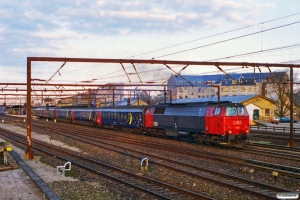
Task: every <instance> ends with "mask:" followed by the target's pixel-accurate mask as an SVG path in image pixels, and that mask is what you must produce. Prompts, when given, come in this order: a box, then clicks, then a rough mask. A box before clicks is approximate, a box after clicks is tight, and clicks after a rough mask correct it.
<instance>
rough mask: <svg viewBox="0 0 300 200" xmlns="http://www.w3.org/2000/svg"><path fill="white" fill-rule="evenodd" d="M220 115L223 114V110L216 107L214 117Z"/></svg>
mask: <svg viewBox="0 0 300 200" xmlns="http://www.w3.org/2000/svg"><path fill="white" fill-rule="evenodd" d="M220 113H221V108H220V107H216V108H215V112H214V115H220Z"/></svg>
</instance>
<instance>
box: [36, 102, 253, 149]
mask: <svg viewBox="0 0 300 200" xmlns="http://www.w3.org/2000/svg"><path fill="white" fill-rule="evenodd" d="M33 115H37V116H39V117H44V118H55V119H56V120H58V121H65V122H71V123H76V124H84V125H95V126H97V127H109V128H114V127H118V129H120V128H121V129H124V130H128V131H131V132H139V133H143V134H147V135H152V136H158V137H174V138H183V139H188V140H194V141H196V142H199V143H204V144H213V145H222V146H240V145H244V144H245V141H246V140H247V139H249V138H250V126H249V115H248V112H247V110H246V108H245V106H244V105H242V104H240V103H231V102H229V101H222V102H201V103H183V104H158V105H153V106H115V107H99V108H96V109H93V108H58V107H51V108H49V109H48V110H47V109H46V107H39V108H34V109H33Z"/></svg>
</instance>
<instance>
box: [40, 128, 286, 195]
mask: <svg viewBox="0 0 300 200" xmlns="http://www.w3.org/2000/svg"><path fill="white" fill-rule="evenodd" d="M35 126H40V125H35ZM39 128H41V129H48V131H49V130H50V131H51V132H58V133H61V132H65V131H67V130H62V129H60V128H53V127H52V128H49V127H44V126H40V127H39ZM71 132H72V134H68V133H65V134H63V135H64V136H65V137H69V138H72V139H75V140H79V141H81V142H85V143H88V144H91V145H93V146H95V147H99V148H106V149H107V150H110V151H117V152H118V153H120V154H126V155H127V156H131V157H135V158H137V159H140V157H136V156H133V155H132V153H137V154H138V153H140V152H138V151H134V150H132V149H129V148H124V147H120V146H119V145H113V144H111V143H105V142H103V138H101V139H100V140H96V135H93V136H92V138H93V139H91V135H89V136H86V133H85V134H84V135H81V134H79V133H76V132H74V131H71ZM77 134H78V135H77ZM117 141H119V139H117ZM99 143H101V144H104V145H106V147H103V145H99ZM135 144H136V142H135ZM108 146H109V147H108ZM117 149H119V150H117ZM124 152H131V153H130V154H128V153H124ZM143 155H144V156H148V157H151V160H150V161H151V163H152V164H155V165H159V166H160V167H165V168H169V169H170V170H173V171H176V172H178V173H182V174H183V173H184V174H187V175H189V176H192V177H197V178H200V179H206V180H209V181H213V182H214V183H217V184H222V185H224V186H227V187H228V186H229V187H231V188H235V189H236V190H240V191H244V192H247V193H250V194H253V195H255V196H260V197H262V198H273V197H274V196H275V195H276V193H277V192H278V191H288V190H285V189H282V188H278V187H274V186H271V185H267V184H262V183H259V182H256V181H252V180H247V179H244V178H241V177H237V176H233V175H229V174H226V173H221V172H216V171H215V170H212V169H208V168H205V167H200V166H195V165H189V164H186V163H182V162H178V161H174V160H170V159H166V158H164V157H159V156H155V155H152V154H145V153H143ZM156 160H159V161H156ZM162 163H172V164H173V166H185V167H187V168H190V169H192V171H195V170H198V172H197V173H191V172H190V171H184V170H179V169H178V168H174V167H173V166H171V165H167V164H162ZM257 191H260V194H258V192H257Z"/></svg>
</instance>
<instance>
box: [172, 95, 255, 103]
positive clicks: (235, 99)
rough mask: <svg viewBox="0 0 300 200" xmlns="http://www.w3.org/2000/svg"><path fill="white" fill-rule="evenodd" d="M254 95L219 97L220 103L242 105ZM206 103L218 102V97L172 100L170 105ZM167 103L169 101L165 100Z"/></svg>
mask: <svg viewBox="0 0 300 200" xmlns="http://www.w3.org/2000/svg"><path fill="white" fill-rule="evenodd" d="M255 96H257V95H256V94H255V95H239V96H221V97H220V101H231V102H232V103H242V102H243V101H246V100H248V99H251V98H253V97H255ZM206 101H218V97H203V98H186V99H173V100H172V103H192V102H206ZM167 102H168V103H169V102H170V101H169V100H167Z"/></svg>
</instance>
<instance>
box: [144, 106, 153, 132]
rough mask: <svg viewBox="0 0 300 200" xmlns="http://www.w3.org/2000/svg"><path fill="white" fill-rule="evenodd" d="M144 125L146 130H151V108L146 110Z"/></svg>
mask: <svg viewBox="0 0 300 200" xmlns="http://www.w3.org/2000/svg"><path fill="white" fill-rule="evenodd" d="M144 124H145V127H146V128H153V110H152V109H151V108H147V110H146V112H145V120H144Z"/></svg>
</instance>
